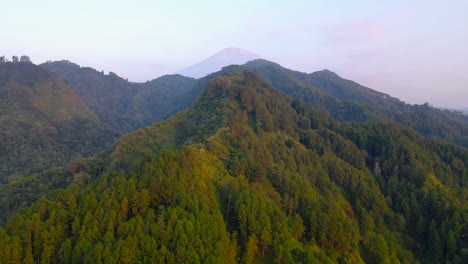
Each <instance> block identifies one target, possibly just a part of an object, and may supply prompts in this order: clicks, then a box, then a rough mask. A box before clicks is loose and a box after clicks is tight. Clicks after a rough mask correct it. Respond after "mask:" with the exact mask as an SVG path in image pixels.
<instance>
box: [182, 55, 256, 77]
mask: <svg viewBox="0 0 468 264" xmlns="http://www.w3.org/2000/svg"><path fill="white" fill-rule="evenodd" d="M259 58H260V56H259V55H257V54H254V53H251V52H249V51H246V50H243V49H239V48H226V49H223V50H221V51H220V52H218V53H216V54H214V55H212V56H210V57H209V58H207V59H205V60H203V61H201V62H199V63H196V64H194V65H191V66H189V67H187V68H185V69H182V70H180V71H178V72H177V73H178V74H181V75H184V76H189V77H193V78H200V77H204V76H206V75H208V74H210V73H214V72H217V71H219V70H221V68H223V67H225V66H228V65H233V64H235V65H240V64H244V63H246V62H248V61H251V60H255V59H259Z"/></svg>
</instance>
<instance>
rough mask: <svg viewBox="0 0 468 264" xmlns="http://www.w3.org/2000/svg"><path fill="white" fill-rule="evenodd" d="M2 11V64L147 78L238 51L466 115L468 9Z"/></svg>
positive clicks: (105, 7)
mask: <svg viewBox="0 0 468 264" xmlns="http://www.w3.org/2000/svg"><path fill="white" fill-rule="evenodd" d="M384 2H385V3H384ZM1 11H2V12H1V15H0V34H1V37H0V56H1V55H6V56H11V55H23V54H26V55H29V56H30V57H31V59H32V60H33V62H35V63H41V62H44V61H46V60H61V59H68V60H70V61H73V62H76V63H78V64H80V65H82V66H90V67H93V68H96V69H98V70H104V71H114V72H116V73H117V74H118V75H120V76H122V77H126V78H129V79H130V80H133V81H145V80H148V79H153V78H155V77H158V76H160V75H163V74H168V73H173V72H176V71H177V70H180V69H182V68H184V67H186V66H188V65H190V64H193V63H196V62H198V61H201V60H203V59H205V58H206V57H208V56H210V55H212V54H213V53H216V52H217V51H219V50H221V49H223V48H226V47H240V48H243V49H246V50H249V51H252V52H254V53H257V54H259V55H261V56H262V57H264V58H265V59H268V60H271V61H274V62H277V63H279V64H281V65H283V66H285V67H288V68H291V69H294V70H299V71H303V72H313V71H316V70H321V69H324V68H326V69H330V70H332V71H335V72H336V73H338V74H340V75H341V76H343V77H345V78H348V79H352V80H354V81H357V82H359V83H361V84H364V85H366V86H369V87H371V88H373V89H375V90H378V91H382V92H385V93H389V94H390V95H392V96H395V97H398V98H400V99H402V100H404V101H406V102H408V103H424V102H429V103H431V104H433V105H435V106H443V107H457V108H461V107H464V108H468V29H467V27H466V25H468V15H467V14H468V1H466V0H450V1H432V0H426V1H419V0H416V1H400V0H393V1H371V0H368V1H359V0H357V1H344V0H343V1H333V0H328V1H310V0H309V1H294V0H290V1H275V0H269V1H266V0H265V1H254V0H237V1H203V0H198V1H176V0H174V1H167V0H164V1H154V0H153V1H150V0H148V1H145V0H135V1H118V0H114V1H99V0H92V1H91V0H80V1H66V0H41V1H35V0H16V1H3V2H2V4H1Z"/></svg>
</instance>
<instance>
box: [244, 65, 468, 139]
mask: <svg viewBox="0 0 468 264" xmlns="http://www.w3.org/2000/svg"><path fill="white" fill-rule="evenodd" d="M244 67H246V68H247V69H249V70H252V71H253V72H255V73H257V74H259V75H260V76H262V77H263V78H265V80H267V81H268V82H270V83H271V84H273V85H274V86H275V87H277V88H278V89H280V90H282V91H283V92H285V93H286V94H288V95H290V96H292V97H294V98H296V99H299V100H301V101H303V102H304V103H307V104H312V105H314V106H315V107H317V108H319V109H321V110H323V111H325V112H327V113H329V114H330V115H331V116H333V117H335V118H337V119H339V120H342V121H354V122H356V121H385V122H388V121H391V122H397V123H400V124H402V125H405V126H408V127H411V128H413V129H414V130H416V131H418V132H419V133H421V134H422V135H424V136H427V137H431V138H436V139H443V140H446V141H449V142H452V143H455V144H458V145H461V146H464V147H468V116H466V115H463V114H462V113H459V112H455V111H448V110H439V109H436V108H433V107H431V106H429V104H427V103H426V104H424V105H413V106H411V105H408V104H405V103H404V102H401V101H400V100H398V99H396V98H393V97H390V96H389V95H387V94H384V93H380V92H377V91H374V90H372V89H369V88H366V87H363V86H361V85H359V84H357V83H355V82H352V81H349V80H345V79H343V78H341V77H340V76H338V75H337V74H335V73H333V72H331V71H328V70H323V71H319V72H314V73H311V74H306V73H301V72H296V71H292V70H289V69H286V68H283V67H281V66H280V65H278V64H275V63H272V62H269V61H266V60H261V59H260V60H254V61H251V62H248V63H246V64H245V65H244Z"/></svg>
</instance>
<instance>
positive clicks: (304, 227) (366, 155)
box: [0, 67, 468, 263]
mask: <svg viewBox="0 0 468 264" xmlns="http://www.w3.org/2000/svg"><path fill="white" fill-rule="evenodd" d="M210 78H211V79H210ZM210 78H208V77H207V78H206V79H202V80H199V81H198V84H197V85H198V87H201V86H203V89H202V92H201V95H200V96H199V97H198V99H197V100H196V101H195V103H194V104H193V105H192V106H191V107H190V108H189V109H187V110H185V111H182V112H179V113H178V114H176V115H175V116H174V117H172V118H170V119H168V120H166V121H163V122H161V123H156V124H153V125H152V126H148V127H145V128H142V129H140V130H138V131H136V132H133V133H129V134H126V135H124V136H123V137H122V138H121V139H120V140H119V141H118V142H117V143H116V144H115V145H114V146H113V147H112V148H110V149H109V150H108V151H107V152H104V153H101V155H99V156H96V157H95V158H93V159H90V160H84V161H82V163H81V165H80V166H74V168H73V170H70V171H71V174H72V175H71V176H70V177H76V176H79V175H88V179H89V180H88V181H85V182H75V183H72V184H71V185H69V186H68V187H67V188H65V189H61V190H57V191H55V192H53V193H50V194H49V195H47V196H46V197H44V198H42V199H41V200H40V201H38V202H36V203H35V204H34V205H33V206H31V207H29V208H28V209H27V210H25V211H23V212H21V213H20V214H17V215H15V216H13V217H12V218H11V220H10V221H9V222H8V223H7V224H6V225H5V227H4V228H2V229H0V249H2V250H1V251H0V254H1V255H0V259H7V260H9V261H11V262H22V261H23V262H36V261H42V262H63V263H76V262H89V263H99V262H106V261H107V262H112V263H115V262H119V263H136V262H141V263H155V262H156V263H157V262H163V263H201V262H211V263H237V262H241V263H337V262H340V263H364V262H367V263H415V262H417V261H421V262H424V263H431V262H449V261H450V262H453V263H463V261H464V258H465V257H467V256H466V252H465V250H464V248H465V247H466V241H465V237H466V234H467V226H466V223H467V220H468V211H467V208H468V207H467V206H468V205H467V204H466V199H465V198H466V194H467V191H466V187H465V181H466V177H467V169H466V168H467V166H468V150H467V149H466V148H464V147H461V146H456V145H453V144H449V143H444V142H440V141H435V140H432V139H428V138H426V137H424V136H422V135H421V134H419V133H417V132H415V131H414V130H412V129H409V128H407V127H405V126H402V125H399V124H396V123H389V122H384V123H383V122H378V120H376V121H375V122H359V123H354V122H346V123H342V122H340V121H339V120H337V119H334V118H332V117H330V116H329V115H328V114H326V113H324V112H322V111H321V110H319V109H318V108H316V107H313V106H309V105H306V104H303V103H301V101H300V100H297V99H294V98H293V97H290V96H288V95H286V94H285V93H283V92H282V91H280V90H279V89H277V88H276V87H275V86H273V85H271V83H273V82H272V81H271V79H270V80H268V79H267V81H266V80H264V79H263V78H262V77H260V76H258V75H256V74H254V73H252V72H250V71H248V70H245V68H242V67H228V68H224V69H223V71H221V72H218V73H216V74H214V75H211V77H210ZM209 79H210V80H209ZM203 84H204V85H203ZM197 85H195V86H196V87H197ZM278 88H279V87H278ZM322 92H323V93H325V92H324V91H322ZM376 96H379V94H377V95H376Z"/></svg>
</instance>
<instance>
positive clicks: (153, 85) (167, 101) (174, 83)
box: [40, 61, 196, 134]
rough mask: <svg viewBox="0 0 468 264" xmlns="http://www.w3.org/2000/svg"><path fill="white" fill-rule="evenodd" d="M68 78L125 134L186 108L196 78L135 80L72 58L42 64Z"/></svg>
mask: <svg viewBox="0 0 468 264" xmlns="http://www.w3.org/2000/svg"><path fill="white" fill-rule="evenodd" d="M40 66H41V67H43V68H46V69H48V70H50V71H52V72H54V73H56V74H57V75H58V76H60V78H62V79H63V80H65V81H67V82H68V83H69V84H70V85H71V87H72V88H73V89H74V90H75V91H76V93H77V94H78V95H79V96H80V97H81V98H82V99H83V101H84V102H85V103H86V104H87V105H88V106H89V108H90V109H92V110H93V111H94V112H95V113H96V115H97V116H98V117H99V118H100V119H101V120H102V122H104V123H105V124H106V125H107V126H108V127H109V128H111V129H114V130H115V131H117V132H119V133H121V134H123V133H125V132H130V131H134V130H136V129H138V128H141V127H143V126H146V125H150V124H152V123H153V122H155V121H159V120H162V119H164V118H167V117H169V116H171V115H173V114H175V113H176V112H178V111H180V110H182V109H185V108H187V107H189V106H190V104H191V103H192V102H193V100H194V97H192V96H188V95H190V90H191V88H192V86H193V85H194V84H195V82H196V81H195V80H194V79H192V78H187V77H183V76H180V75H166V76H163V77H160V78H158V79H155V80H152V81H148V82H146V83H131V82H128V81H127V80H125V79H123V78H121V77H119V76H117V75H116V74H114V73H110V74H109V75H105V74H104V73H103V72H98V71H96V70H94V69H92V68H88V67H80V66H79V65H77V64H74V63H71V62H68V61H57V62H50V63H44V64H41V65H40Z"/></svg>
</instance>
